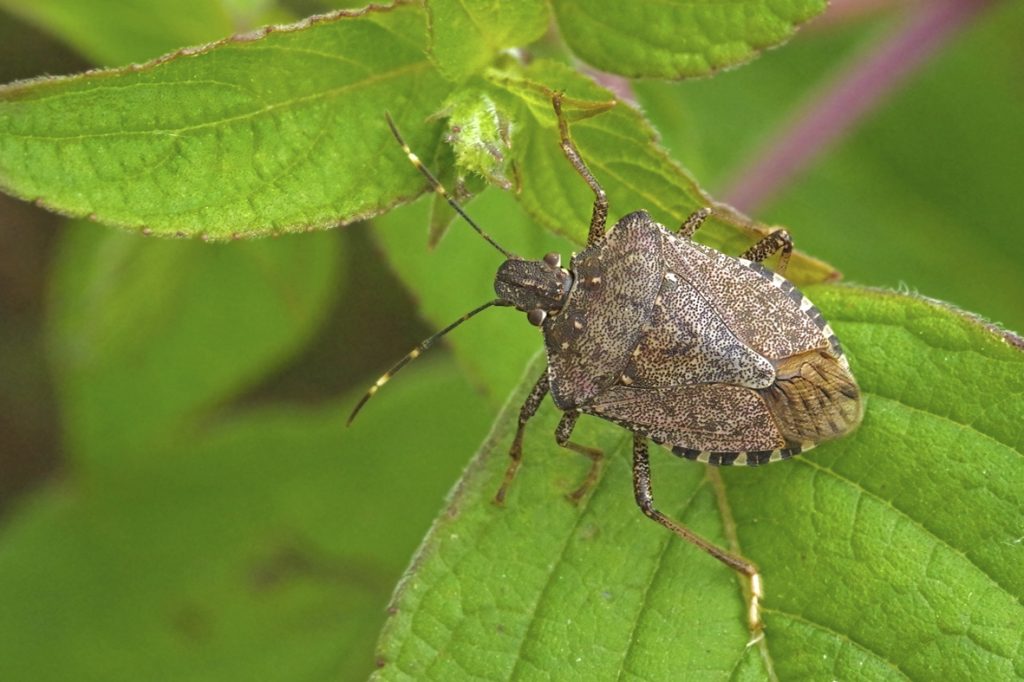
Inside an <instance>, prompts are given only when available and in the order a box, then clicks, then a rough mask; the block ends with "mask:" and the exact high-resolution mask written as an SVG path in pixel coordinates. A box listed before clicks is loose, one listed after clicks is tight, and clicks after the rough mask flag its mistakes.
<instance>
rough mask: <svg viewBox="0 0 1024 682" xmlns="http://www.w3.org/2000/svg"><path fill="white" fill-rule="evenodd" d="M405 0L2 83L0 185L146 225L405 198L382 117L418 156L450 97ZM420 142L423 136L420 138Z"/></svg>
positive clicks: (267, 220) (410, 183)
mask: <svg viewBox="0 0 1024 682" xmlns="http://www.w3.org/2000/svg"><path fill="white" fill-rule="evenodd" d="M423 21H424V16H423V11H422V9H421V8H419V7H417V6H415V5H411V4H400V5H398V6H396V7H394V8H379V7H376V8H369V9H365V10H360V11H355V12H337V13H334V14H331V15H328V16H327V17H326V18H318V19H317V20H315V21H313V20H310V21H307V22H304V23H299V24H293V25H291V26H288V27H274V28H271V29H264V30H262V31H260V32H259V33H257V34H254V35H250V36H243V37H239V38H234V39H231V40H228V41H224V42H221V43H216V44H213V45H210V46H207V47H204V48H199V49H196V50H187V51H183V52H181V53H177V54H175V55H171V56H168V57H166V58H163V59H160V60H157V61H154V62H150V63H149V64H146V65H143V66H141V67H132V68H129V69H122V70H114V71H105V72H93V73H88V74H83V75H81V76H76V77H72V78H58V79H44V80H37V81H30V82H24V83H18V84H14V85H9V86H6V87H4V88H0V187H3V188H4V189H5V190H6V191H8V192H9V193H11V194H14V195H15V196H18V197H21V198H24V199H28V200H33V201H37V202H39V203H40V204H43V205H45V206H47V207H48V208H51V209H53V210H56V211H59V212H62V213H66V214H69V215H73V216H89V217H90V218H92V219H94V220H97V221H99V222H103V223H106V224H110V225H116V226H121V227H126V228H131V229H135V230H140V231H144V232H152V233H155V234H165V235H174V234H178V235H181V236H185V235H189V236H192V235H200V236H204V237H206V238H209V239H230V238H233V237H239V236H253V235H261V234H270V233H274V234H276V233H280V232H294V231H306V230H312V229H320V228H326V227H330V226H333V225H336V224H338V223H343V222H351V221H353V220H357V219H360V218H364V217H366V216H368V215H373V214H376V213H379V212H381V211H384V210H386V209H387V208H389V207H391V206H393V205H395V204H396V203H398V202H400V201H402V200H403V199H408V198H410V197H412V196H414V195H415V194H416V193H417V192H418V191H419V190H420V189H421V188H422V186H423V183H422V178H418V177H416V176H415V175H413V176H410V175H408V174H406V173H405V172H402V173H399V172H398V170H399V169H401V170H402V171H406V170H408V164H407V162H406V161H405V160H404V159H403V158H402V157H401V155H392V154H386V153H382V151H383V150H390V149H393V148H394V142H393V140H392V139H391V137H390V134H389V133H388V130H387V126H386V125H384V123H383V116H384V112H385V111H386V110H390V111H391V112H392V113H393V114H394V115H395V116H396V118H401V119H403V120H413V121H416V122H417V123H418V124H419V125H417V127H416V130H413V131H410V143H411V144H414V146H415V147H416V148H417V149H420V150H421V153H422V154H423V155H424V158H430V156H431V154H432V151H433V149H434V146H435V144H436V140H437V132H438V129H439V124H437V123H435V124H423V123H422V122H423V121H424V120H425V119H426V118H427V116H428V115H430V114H432V113H434V112H436V111H437V110H438V108H439V107H440V105H441V103H442V102H443V101H444V99H445V97H446V96H447V94H448V86H447V85H446V84H445V82H444V80H443V79H442V78H441V77H440V76H439V75H438V74H437V72H436V71H435V70H434V68H433V67H432V66H431V64H430V62H429V61H428V59H427V58H426V56H425V55H424V52H423V50H424V45H423V41H424V37H423ZM428 140H433V141H435V142H428Z"/></svg>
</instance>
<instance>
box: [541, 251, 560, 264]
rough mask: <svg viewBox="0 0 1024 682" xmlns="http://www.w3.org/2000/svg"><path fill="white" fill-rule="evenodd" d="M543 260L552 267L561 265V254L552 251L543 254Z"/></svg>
mask: <svg viewBox="0 0 1024 682" xmlns="http://www.w3.org/2000/svg"><path fill="white" fill-rule="evenodd" d="M544 262H545V263H547V264H548V265H550V266H551V267H553V268H557V267H560V266H561V265H562V254H560V253H555V252H554V251H552V252H551V253H549V254H548V255H546V256H544Z"/></svg>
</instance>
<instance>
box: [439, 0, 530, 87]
mask: <svg viewBox="0 0 1024 682" xmlns="http://www.w3.org/2000/svg"><path fill="white" fill-rule="evenodd" d="M426 5H427V16H428V17H429V20H430V54H431V56H432V57H433V58H434V62H435V63H436V64H437V68H438V69H439V70H440V71H441V73H443V74H444V75H445V76H446V77H448V78H450V79H452V80H455V81H460V80H464V79H465V78H467V77H468V76H470V75H472V74H474V73H477V72H479V71H480V70H481V69H482V68H483V67H484V66H486V65H487V64H489V63H491V62H492V61H493V60H494V58H495V57H496V56H497V54H498V53H499V52H500V51H502V50H504V49H507V48H510V47H522V46H524V45H526V44H528V43H532V42H533V41H534V40H537V39H538V38H540V37H541V36H542V35H544V31H545V30H547V27H548V21H549V18H550V14H549V11H548V6H547V3H545V2H544V1H543V0H516V2H493V1H492V0H429V1H428V2H427V3H426Z"/></svg>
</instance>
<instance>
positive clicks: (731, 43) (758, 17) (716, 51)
mask: <svg viewBox="0 0 1024 682" xmlns="http://www.w3.org/2000/svg"><path fill="white" fill-rule="evenodd" d="M827 4H828V3H827V0H755V1H754V2H721V1H720V0H633V1H632V2H616V3H607V2H599V1H598V0H553V2H552V5H553V7H554V10H555V16H556V17H557V18H558V25H559V28H561V31H562V36H563V37H564V38H565V41H566V42H567V43H568V44H569V47H571V48H572V49H573V51H575V52H576V54H578V55H579V56H580V57H581V58H582V59H584V60H585V61H587V62H589V63H591V64H593V65H594V66H596V67H597V68H599V69H603V70H604V71H609V72H611V73H618V74H622V75H624V76H630V77H637V78H642V77H657V78H686V77H692V76H706V75H708V74H711V73H714V72H715V71H718V70H720V69H724V68H727V67H730V66H735V65H737V64H742V63H743V62H746V61H749V60H751V59H753V58H754V57H755V56H757V54H758V53H759V52H761V51H762V50H765V49H767V48H769V47H774V46H776V45H779V44H781V43H783V42H785V41H786V40H788V39H789V37H790V36H791V35H792V34H793V32H794V31H795V30H796V27H797V26H799V25H800V24H802V23H804V22H806V21H808V20H809V19H812V18H813V17H815V16H817V15H818V14H821V12H822V11H824V9H825V6H826V5H827Z"/></svg>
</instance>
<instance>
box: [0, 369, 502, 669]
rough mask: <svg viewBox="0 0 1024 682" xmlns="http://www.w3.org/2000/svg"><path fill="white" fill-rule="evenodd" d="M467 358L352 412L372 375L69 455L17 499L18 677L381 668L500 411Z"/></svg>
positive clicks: (14, 635) (1, 566)
mask: <svg viewBox="0 0 1024 682" xmlns="http://www.w3.org/2000/svg"><path fill="white" fill-rule="evenodd" d="M454 370H455V367H454V366H453V364H452V363H451V362H450V360H443V359H442V358H440V357H438V358H434V360H433V361H428V362H425V363H424V364H423V365H422V366H419V367H416V368H413V369H411V370H410V371H409V373H408V374H407V375H406V376H405V377H404V380H403V381H401V382H395V385H394V386H388V390H387V391H386V394H382V395H381V396H380V397H379V398H378V399H377V400H376V401H375V402H374V404H373V405H371V406H369V407H368V408H367V410H365V411H364V412H363V413H362V414H361V415H360V418H359V421H358V422H357V423H356V424H354V425H353V426H352V428H349V429H345V428H344V415H345V413H346V411H347V410H348V409H349V408H350V407H351V405H352V404H353V402H354V401H355V399H356V398H357V396H356V395H351V396H348V397H346V398H345V399H344V400H341V401H338V402H333V401H332V402H331V403H330V404H327V405H323V406H321V407H317V408H315V409H310V408H302V409H299V408H294V407H291V408H285V407H275V408H264V409H260V410H257V411H250V412H246V413H243V414H236V415H233V416H232V418H231V419H229V420H227V421H221V422H217V423H213V424H208V425H207V426H208V428H207V429H205V430H203V431H202V432H200V433H198V434H196V435H195V437H193V438H192V439H189V440H187V441H183V442H177V443H173V444H170V445H168V444H167V443H152V444H151V448H150V449H148V450H147V452H146V454H147V455H148V457H146V458H141V457H140V458H138V461H137V463H136V464H135V465H134V466H130V467H127V466H126V467H121V468H119V469H118V470H117V472H116V475H113V476H110V475H108V476H104V477H102V478H100V479H96V478H95V477H92V476H90V474H91V473H92V471H91V470H92V469H93V468H94V467H93V466H92V464H93V463H92V462H86V463H84V465H83V466H82V467H76V468H74V469H73V470H72V471H69V472H68V476H67V477H66V478H65V480H62V481H61V483H60V485H59V486H54V487H52V488H50V489H48V490H46V491H44V492H43V493H41V494H38V495H36V496H35V497H34V498H32V500H31V503H30V504H27V505H25V506H23V507H22V508H20V509H18V510H17V511H16V513H15V514H13V515H12V516H8V517H6V518H5V519H4V521H5V525H4V528H3V531H4V532H3V537H2V540H3V541H2V542H0V602H2V603H3V608H2V609H0V633H2V635H3V636H2V637H0V679H4V680H33V681H34V682H50V681H54V682H57V681H61V682H63V681H65V680H71V679H74V680H80V681H82V682H91V681H96V682H110V681H112V680H140V679H167V680H175V679H176V680H183V679H188V680H210V681H216V682H225V681H228V680H253V679H259V680H268V681H269V680H282V681H284V680H296V679H301V680H314V679H327V678H334V679H342V680H354V679H365V678H366V676H367V674H368V673H369V671H370V670H371V668H372V666H373V639H374V637H375V635H376V633H377V631H378V630H379V628H380V625H381V623H382V622H383V620H384V607H385V605H386V602H387V599H388V596H389V594H390V593H391V591H392V589H393V587H394V584H395V581H396V580H397V579H398V578H399V576H400V574H401V571H402V568H403V567H404V566H405V564H406V562H407V561H408V557H409V555H410V554H411V553H412V552H413V551H414V549H415V547H416V545H417V543H418V542H419V541H420V539H421V538H422V536H423V533H424V532H425V531H426V530H427V527H428V526H429V524H430V519H431V517H432V516H433V515H434V514H435V513H436V511H437V509H438V508H439V507H440V506H441V504H442V500H443V497H444V493H445V491H446V490H447V489H448V488H449V487H450V486H451V483H452V481H453V480H455V478H456V477H457V476H458V472H459V471H460V470H461V469H462V468H463V467H464V466H465V462H466V454H465V453H467V452H470V451H471V450H472V449H473V447H475V445H476V444H477V443H479V441H480V439H481V438H482V437H483V435H484V433H485V432H486V429H487V425H488V421H489V419H490V417H491V415H492V414H493V413H492V412H491V411H490V410H489V409H487V408H486V407H485V406H484V405H483V404H481V403H480V402H479V401H478V400H477V399H476V398H475V397H474V395H473V392H472V390H471V389H470V387H469V386H468V385H467V384H466V382H465V381H464V380H463V379H462V378H461V377H459V375H458V374H457V372H455V371H454ZM396 424H401V426H402V428H395V425H396ZM55 652H59V655H55ZM154 671H158V672H154Z"/></svg>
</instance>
